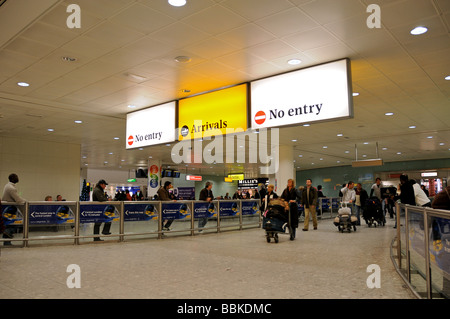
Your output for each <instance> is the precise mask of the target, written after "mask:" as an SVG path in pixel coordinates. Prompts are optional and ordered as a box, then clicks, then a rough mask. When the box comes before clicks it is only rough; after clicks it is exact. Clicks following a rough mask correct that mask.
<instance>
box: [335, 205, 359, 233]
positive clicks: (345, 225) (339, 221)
mask: <svg viewBox="0 0 450 319" xmlns="http://www.w3.org/2000/svg"><path fill="white" fill-rule="evenodd" d="M348 204H349V203H347V202H341V204H340V208H339V211H338V216H337V217H336V218H335V219H334V225H335V226H337V228H338V230H339V231H340V232H341V233H343V232H344V230H347V231H348V232H349V233H350V232H351V231H352V228H353V230H354V231H356V223H357V222H358V219H357V218H356V216H353V215H352V210H351V209H350V207H348Z"/></svg>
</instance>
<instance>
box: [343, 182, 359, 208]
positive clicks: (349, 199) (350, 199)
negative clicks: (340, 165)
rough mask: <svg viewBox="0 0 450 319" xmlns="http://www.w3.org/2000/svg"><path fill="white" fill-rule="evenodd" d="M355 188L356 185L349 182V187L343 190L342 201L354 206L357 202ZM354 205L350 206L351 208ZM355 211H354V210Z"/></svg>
mask: <svg viewBox="0 0 450 319" xmlns="http://www.w3.org/2000/svg"><path fill="white" fill-rule="evenodd" d="M354 187H355V184H354V183H353V182H352V181H349V182H348V184H347V186H346V187H344V188H342V189H341V193H342V201H343V202H344V203H350V204H353V203H354V202H355V199H356V193H355V190H354V189H353V188H354ZM351 206H352V205H350V206H349V207H350V208H352V207H351ZM352 211H353V209H352Z"/></svg>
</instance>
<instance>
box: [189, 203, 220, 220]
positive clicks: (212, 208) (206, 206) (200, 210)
mask: <svg viewBox="0 0 450 319" xmlns="http://www.w3.org/2000/svg"><path fill="white" fill-rule="evenodd" d="M212 217H217V204H216V203H214V202H194V218H212Z"/></svg>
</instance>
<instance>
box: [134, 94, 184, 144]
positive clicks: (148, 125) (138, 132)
mask: <svg viewBox="0 0 450 319" xmlns="http://www.w3.org/2000/svg"><path fill="white" fill-rule="evenodd" d="M175 106H176V102H169V103H166V104H161V105H157V106H153V107H150V108H148V109H144V110H140V111H137V112H133V113H129V114H127V130H126V132H127V133H126V148H127V149H131V148H137V147H144V146H151V145H157V144H162V143H171V142H173V141H175V138H176V136H175V134H176V133H175V111H176V108H175Z"/></svg>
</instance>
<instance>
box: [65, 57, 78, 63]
mask: <svg viewBox="0 0 450 319" xmlns="http://www.w3.org/2000/svg"><path fill="white" fill-rule="evenodd" d="M61 59H62V60H63V61H64V62H75V61H76V60H77V58H72V57H70V56H63V57H61Z"/></svg>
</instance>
